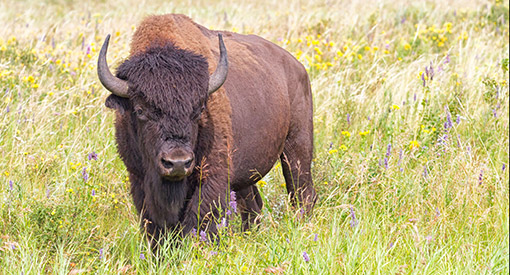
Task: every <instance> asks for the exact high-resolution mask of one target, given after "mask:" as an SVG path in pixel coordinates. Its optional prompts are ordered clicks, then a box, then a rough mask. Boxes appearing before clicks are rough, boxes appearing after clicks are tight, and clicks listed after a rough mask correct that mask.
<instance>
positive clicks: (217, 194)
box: [182, 177, 229, 234]
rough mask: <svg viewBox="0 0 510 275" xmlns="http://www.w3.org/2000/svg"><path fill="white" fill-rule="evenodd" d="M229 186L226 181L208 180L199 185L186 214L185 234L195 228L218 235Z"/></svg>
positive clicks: (184, 220) (184, 222) (184, 221)
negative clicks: (218, 226) (218, 225)
mask: <svg viewBox="0 0 510 275" xmlns="http://www.w3.org/2000/svg"><path fill="white" fill-rule="evenodd" d="M228 190H229V184H228V180H227V178H226V177H225V178H224V179H218V178H216V179H215V178H208V179H207V180H204V181H203V182H202V183H201V184H199V185H198V186H197V188H196V190H195V192H194V193H193V196H192V198H191V200H190V201H189V203H188V206H187V208H186V211H185V213H184V217H183V221H182V226H183V234H187V233H189V232H190V231H191V230H192V229H193V228H195V229H197V230H198V231H202V230H203V231H208V232H209V233H212V234H216V233H217V232H218V229H217V224H218V223H219V222H220V220H221V219H220V218H221V215H222V214H223V215H224V213H222V211H223V209H226V206H227V198H228V195H227V194H228Z"/></svg>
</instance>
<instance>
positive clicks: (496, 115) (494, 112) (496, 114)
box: [492, 109, 498, 118]
mask: <svg viewBox="0 0 510 275" xmlns="http://www.w3.org/2000/svg"><path fill="white" fill-rule="evenodd" d="M492 114H493V115H494V117H495V118H498V113H497V112H496V109H492Z"/></svg>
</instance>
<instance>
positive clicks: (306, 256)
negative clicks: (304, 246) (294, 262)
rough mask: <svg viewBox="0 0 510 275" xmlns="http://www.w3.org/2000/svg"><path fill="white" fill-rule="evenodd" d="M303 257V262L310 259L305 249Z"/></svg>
mask: <svg viewBox="0 0 510 275" xmlns="http://www.w3.org/2000/svg"><path fill="white" fill-rule="evenodd" d="M303 259H304V260H305V262H309V261H310V256H308V253H306V251H303Z"/></svg>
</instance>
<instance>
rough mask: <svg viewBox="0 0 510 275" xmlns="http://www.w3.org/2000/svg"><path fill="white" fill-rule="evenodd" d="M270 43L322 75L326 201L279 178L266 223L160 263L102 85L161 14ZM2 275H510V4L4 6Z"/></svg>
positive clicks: (319, 173) (0, 55)
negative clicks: (303, 206)
mask: <svg viewBox="0 0 510 275" xmlns="http://www.w3.org/2000/svg"><path fill="white" fill-rule="evenodd" d="M162 13H183V14H186V15H188V16H190V17H192V18H193V19H194V20H195V21H196V22H198V23H200V24H202V25H204V26H206V27H209V28H213V29H223V30H230V31H236V32H240V33H247V34H248V33H250V34H258V35H260V36H262V37H264V38H266V39H268V40H270V41H273V42H274V43H276V44H278V45H280V46H282V47H283V48H285V49H287V50H288V51H289V52H291V53H292V54H293V55H294V56H296V58H298V59H299V60H300V61H301V62H302V63H303V64H304V66H305V67H306V68H307V70H308V72H309V74H310V77H311V83H312V89H313V93H314V100H315V102H314V107H315V115H314V121H315V159H314V163H313V174H314V177H313V178H314V181H315V186H316V188H317V190H318V194H319V196H320V199H319V201H318V203H317V205H316V208H315V210H314V214H313V216H312V217H310V218H308V219H305V220H299V219H298V218H297V216H298V211H296V210H295V209H292V207H290V206H289V203H288V199H287V196H286V192H285V188H284V187H283V185H284V179H283V176H282V175H281V169H280V165H279V164H276V165H275V168H274V169H273V171H271V172H270V173H269V174H268V175H267V176H266V177H265V178H264V179H263V181H261V182H259V183H258V184H259V186H260V189H262V195H263V200H264V202H265V205H264V209H263V212H262V219H261V220H262V223H261V225H260V226H259V227H258V228H257V229H253V230H252V231H249V232H244V233H243V232H241V231H240V230H239V224H240V221H239V220H240V218H239V217H236V219H235V220H234V221H233V223H232V224H231V226H230V227H229V228H227V229H225V230H223V231H222V232H221V235H222V241H221V243H219V244H211V243H209V242H203V241H200V238H198V237H193V236H188V237H186V238H185V239H184V240H182V241H181V243H180V245H177V246H165V247H163V248H162V249H161V250H160V251H159V254H157V255H154V254H152V253H151V252H150V249H149V248H148V245H147V241H146V240H145V238H144V237H143V235H142V234H141V232H140V230H139V226H138V224H139V220H138V219H139V218H138V215H137V213H136V210H135V208H134V206H133V203H132V200H131V197H130V195H129V191H128V188H129V182H128V180H129V179H128V178H127V172H126V170H125V167H124V165H123V163H122V161H121V160H120V159H119V156H118V154H117V152H116V145H115V140H114V128H113V121H114V114H113V112H112V111H111V110H109V109H107V108H106V107H105V106H104V100H105V98H106V96H108V95H109V92H108V91H107V90H105V89H104V88H102V86H101V85H100V83H99V81H98V79H97V76H96V60H97V55H98V50H99V46H100V44H101V43H102V41H103V39H104V37H105V36H106V35H107V34H108V33H111V34H112V35H113V38H112V41H111V42H110V51H109V62H110V64H112V66H113V67H115V66H116V65H118V64H120V62H121V61H122V60H123V58H125V57H127V55H128V51H129V42H130V37H131V35H132V34H133V32H134V30H135V28H136V25H137V23H138V22H140V20H141V19H142V18H143V17H144V16H146V15H149V14H162ZM0 25H1V26H2V27H1V28H0V114H1V115H0V220H1V222H0V273H2V274H40V273H49V274H80V273H83V274H92V273H99V274H117V273H122V274H123V273H127V274H147V273H152V274H165V273H167V274H177V273H186V274H268V273H269V274H364V273H377V274H395V273H398V274H508V272H509V260H508V257H509V244H508V243H509V215H508V214H509V188H508V180H509V173H508V164H509V163H508V162H509V88H508V77H509V73H508V63H509V62H508V58H509V56H508V55H509V42H508V41H509V6H508V2H507V1H482V0H480V1H478V0H473V1H467V0H459V1H439V0H430V1H419V2H418V1H403V0H394V1H372V0H368V1H338V0H332V1H330V0H318V1H289V0H281V1H276V0H261V1H246V0H240V1H239V0H236V1H232V0H227V1H221V2H220V1H214V0H211V1H203V0H202V1H143V0H142V1H134V0H124V1H120V0H113V1H70V0H43V1H30V0H25V1H18V0H4V1H2V2H0Z"/></svg>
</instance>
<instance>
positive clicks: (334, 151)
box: [328, 149, 338, 155]
mask: <svg viewBox="0 0 510 275" xmlns="http://www.w3.org/2000/svg"><path fill="white" fill-rule="evenodd" d="M337 152H338V150H337V149H331V150H329V152H328V154H330V155H332V154H334V153H337Z"/></svg>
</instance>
